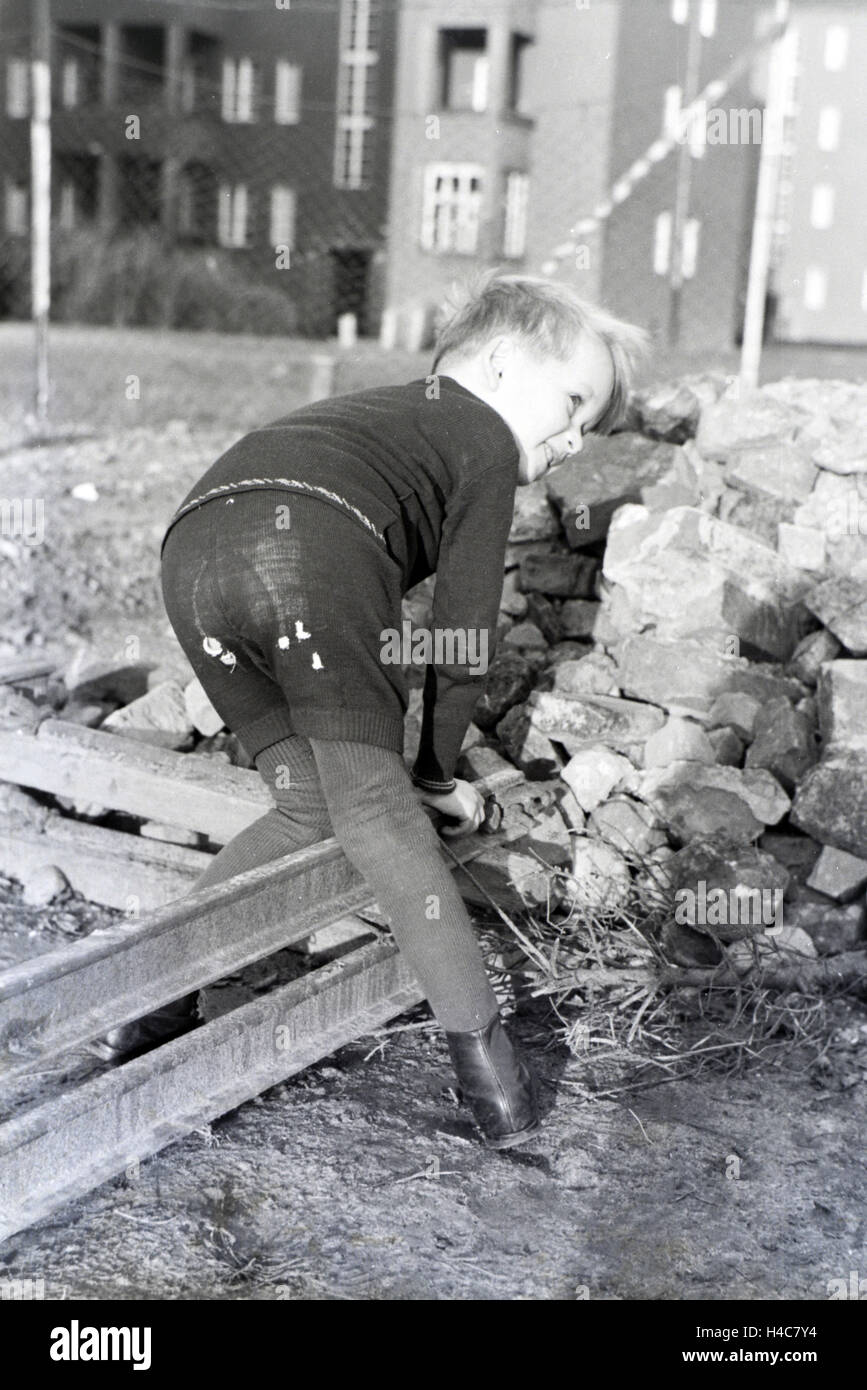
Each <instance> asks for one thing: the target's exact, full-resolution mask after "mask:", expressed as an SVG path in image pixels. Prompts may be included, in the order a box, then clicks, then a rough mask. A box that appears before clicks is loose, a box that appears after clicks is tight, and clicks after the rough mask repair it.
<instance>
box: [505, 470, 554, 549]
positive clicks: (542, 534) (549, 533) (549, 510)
mask: <svg viewBox="0 0 867 1390" xmlns="http://www.w3.org/2000/svg"><path fill="white" fill-rule="evenodd" d="M559 535H560V521H559V518H558V516H557V513H556V512H555V510H554V508H553V507H552V506H551V503H550V501H549V499H548V490H547V488H546V486H545V480H544V478H539V479H538V480H537V481H536V482H535V483H528V484H527V485H526V486H522V487H518V488H516V489H515V510H514V514H513V516H512V528H511V530H510V531H509V540H510V541H512V542H517V541H538V540H547V539H548V538H549V537H553V536H559Z"/></svg>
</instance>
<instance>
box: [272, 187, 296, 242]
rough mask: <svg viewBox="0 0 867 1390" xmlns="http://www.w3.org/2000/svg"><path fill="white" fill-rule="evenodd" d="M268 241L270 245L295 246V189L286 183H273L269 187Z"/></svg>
mask: <svg viewBox="0 0 867 1390" xmlns="http://www.w3.org/2000/svg"><path fill="white" fill-rule="evenodd" d="M268 239H269V241H270V242H271V245H272V246H288V247H289V250H290V251H291V250H293V249H294V246H295V189H294V188H289V187H288V185H286V184H282V183H275V185H274V187H273V188H272V189H271V229H270V232H269V238H268Z"/></svg>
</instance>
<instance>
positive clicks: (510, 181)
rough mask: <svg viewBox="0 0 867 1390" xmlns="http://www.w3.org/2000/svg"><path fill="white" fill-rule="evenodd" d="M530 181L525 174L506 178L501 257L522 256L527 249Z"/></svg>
mask: <svg viewBox="0 0 867 1390" xmlns="http://www.w3.org/2000/svg"><path fill="white" fill-rule="evenodd" d="M529 193H530V180H529V177H528V176H527V174H519V173H517V172H514V173H511V174H509V175H508V177H507V178H506V220H505V225H504V228H503V255H504V256H509V257H510V258H517V257H519V256H523V255H524V253H525V251H526V249H527V207H528V202H529Z"/></svg>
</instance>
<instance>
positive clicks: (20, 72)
mask: <svg viewBox="0 0 867 1390" xmlns="http://www.w3.org/2000/svg"><path fill="white" fill-rule="evenodd" d="M6 115H7V116H10V117H11V118H12V119H13V120H19V119H20V118H21V117H23V116H29V115H30V65H29V63H28V62H27V59H26V58H9V59H8V60H7V63H6Z"/></svg>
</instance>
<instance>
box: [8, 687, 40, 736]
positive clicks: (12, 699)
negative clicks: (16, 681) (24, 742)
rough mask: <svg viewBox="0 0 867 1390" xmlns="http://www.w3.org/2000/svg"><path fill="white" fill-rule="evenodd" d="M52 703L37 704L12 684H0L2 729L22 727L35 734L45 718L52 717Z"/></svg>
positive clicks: (26, 731) (28, 732)
mask: <svg viewBox="0 0 867 1390" xmlns="http://www.w3.org/2000/svg"><path fill="white" fill-rule="evenodd" d="M52 714H53V710H52V709H51V706H50V705H41V704H37V702H36V701H35V700H31V699H30V698H29V697H28V696H27V695H24V694H22V692H21V691H20V690H15V689H14V687H13V686H11V685H0V729H20V730H21V732H22V733H26V734H35V732H36V730H37V729H38V728H39V725H40V724H41V723H42V721H43V719H50V718H51V716H52Z"/></svg>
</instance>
